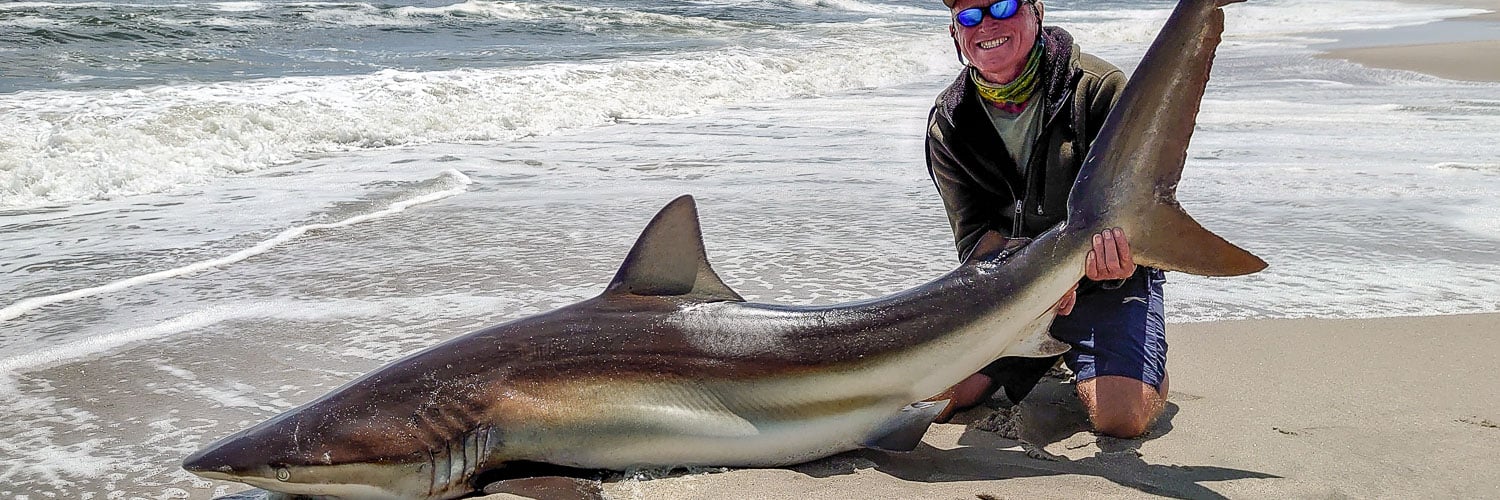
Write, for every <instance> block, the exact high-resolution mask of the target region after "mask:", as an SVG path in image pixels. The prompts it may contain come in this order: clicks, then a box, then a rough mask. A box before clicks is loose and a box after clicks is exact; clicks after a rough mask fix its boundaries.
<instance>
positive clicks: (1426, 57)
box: [1322, 0, 1500, 82]
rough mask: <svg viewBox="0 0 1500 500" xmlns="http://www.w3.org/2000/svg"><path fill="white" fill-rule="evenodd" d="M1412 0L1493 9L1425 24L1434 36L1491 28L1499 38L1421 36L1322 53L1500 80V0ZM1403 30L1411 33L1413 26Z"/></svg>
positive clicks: (1385, 65)
mask: <svg viewBox="0 0 1500 500" xmlns="http://www.w3.org/2000/svg"><path fill="white" fill-rule="evenodd" d="M1408 1H1410V2H1413V3H1422V4H1437V5H1444V6H1455V5H1457V6H1462V7H1468V8H1476V9H1485V10H1489V11H1490V12H1489V13H1485V14H1478V15H1473V16H1468V17H1463V18H1458V19H1450V20H1445V21H1440V22H1437V23H1433V24H1429V25H1426V26H1424V27H1422V28H1423V29H1424V30H1426V32H1427V33H1429V34H1431V35H1432V36H1437V35H1438V34H1440V33H1443V32H1444V31H1462V32H1476V31H1479V32H1484V31H1489V32H1493V33H1495V34H1496V36H1495V39H1490V40H1472V41H1462V42H1440V43H1426V41H1423V40H1417V41H1415V42H1414V43H1408V44H1401V45H1381V46H1372V47H1344V48H1338V49H1333V50H1330V51H1329V52H1327V53H1326V54H1323V56H1322V57H1325V58H1335V59H1344V60H1348V61H1352V62H1355V63H1358V64H1360V65H1363V66H1368V67H1373V68H1385V69H1399V70H1406V71H1415V72H1419V73H1425V74H1428V75H1432V76H1436V77H1439V78H1446V79H1450V80H1466V81H1477V82H1500V0H1408ZM1384 31H1393V30H1384ZM1402 32H1403V33H1409V32H1410V30H1402ZM1403 36H1405V35H1403Z"/></svg>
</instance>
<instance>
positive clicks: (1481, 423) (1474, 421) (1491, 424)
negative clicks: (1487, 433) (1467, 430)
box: [1455, 417, 1500, 429]
mask: <svg viewBox="0 0 1500 500" xmlns="http://www.w3.org/2000/svg"><path fill="white" fill-rule="evenodd" d="M1455 422H1463V423H1465V424H1469V425H1477V426H1480V427H1486V428H1490V429H1500V424H1496V423H1494V422H1491V421H1489V420H1483V419H1480V418H1479V417H1469V418H1460V419H1458V420H1455Z"/></svg>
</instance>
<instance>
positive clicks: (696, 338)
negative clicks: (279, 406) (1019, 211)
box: [182, 0, 1266, 500]
mask: <svg viewBox="0 0 1500 500" xmlns="http://www.w3.org/2000/svg"><path fill="white" fill-rule="evenodd" d="M1235 1H1239V0H1182V1H1181V2H1180V3H1179V4H1178V5H1177V6H1176V8H1175V10H1174V12H1173V13H1172V15H1171V17H1170V18H1169V19H1168V20H1167V21H1166V23H1165V25H1164V26H1163V28H1162V30H1161V32H1160V34H1159V35H1158V37H1157V38H1156V40H1155V42H1153V44H1152V45H1151V47H1150V48H1149V49H1148V51H1147V53H1146V55H1145V57H1144V59H1143V60H1142V62H1141V63H1140V66H1139V67H1138V69H1137V70H1136V72H1135V74H1134V75H1133V77H1132V79H1131V81H1130V82H1129V83H1128V84H1127V86H1126V88H1125V90H1124V91H1123V94H1122V96H1121V97H1120V100H1119V101H1118V103H1117V104H1116V106H1115V108H1114V109H1113V111H1112V112H1111V114H1110V115H1109V117H1108V118H1107V119H1106V121H1105V123H1104V124H1103V126H1102V127H1103V128H1102V131H1101V132H1100V134H1099V136H1098V138H1097V139H1096V141H1095V143H1094V145H1093V147H1092V148H1091V151H1090V153H1089V155H1088V157H1087V158H1086V159H1085V162H1084V165H1083V167H1082V171H1081V172H1080V174H1079V177H1078V179H1077V182H1076V183H1075V186H1074V189H1073V192H1072V194H1071V196H1070V198H1069V202H1068V206H1069V213H1068V216H1067V219H1066V221H1065V222H1063V223H1060V224H1059V225H1057V226H1056V227H1053V228H1051V229H1050V230H1048V231H1046V232H1045V233H1043V234H1041V235H1039V236H1038V237H1036V238H1035V239H1033V240H1031V241H1029V242H1027V243H1025V244H1024V245H1021V246H1019V247H1017V246H1015V245H1008V244H1007V242H1006V241H1005V238H1002V237H1000V236H999V235H998V234H993V233H992V234H990V235H987V236H986V237H985V238H984V239H983V240H982V241H981V242H980V244H979V245H978V248H977V249H976V250H975V251H974V252H972V253H971V255H970V256H969V257H968V259H967V260H966V261H964V262H963V263H962V264H961V265H960V266H959V267H958V268H956V269H954V270H953V271H951V272H949V273H947V274H945V275H943V276H941V277H938V278H936V279H934V280H932V281H930V282H927V283H925V284H922V285H919V286H916V287H913V288H911V289H907V290H904V291H900V292H897V293H894V294H892V295H889V296H885V297H880V298H875V299H871V300H865V301H858V302H852V303H843V304H834V305H816V306H797V305H784V304H770V303H756V302H749V301H746V300H745V299H744V298H742V297H741V296H740V295H739V294H738V293H736V292H735V291H734V290H732V289H731V288H730V287H729V286H727V285H726V284H725V283H724V281H723V280H722V279H721V278H720V277H719V275H718V274H717V273H716V272H715V271H714V270H713V268H712V267H711V266H710V265H709V261H708V258H707V253H706V249H705V247H704V244H703V239H702V231H701V227H700V225H699V224H700V223H699V219H698V210H697V205H696V203H695V201H694V199H693V198H692V197H690V196H683V197H680V198H678V199H676V200H673V201H672V202H671V203H669V204H667V205H666V206H665V207H664V208H663V209H661V211H660V212H659V213H657V214H656V216H655V217H654V218H653V219H652V220H651V222H650V223H649V224H648V225H647V226H646V228H645V230H644V231H643V232H642V234H641V235H640V237H639V238H638V239H637V240H636V242H635V245H634V246H633V247H632V248H631V249H630V251H629V253H628V254H627V255H626V257H625V259H624V262H623V264H622V265H621V267H620V268H619V271H618V272H617V273H616V274H615V276H614V278H613V279H612V280H611V281H610V282H609V284H608V285H607V286H606V287H605V289H604V291H603V293H601V294H600V295H598V296H597V297H593V298H590V299H587V300H584V301H582V302H578V303H575V304H572V305H568V306H564V307H561V308H559V309H556V310H553V311H549V312H546V313H542V314H537V315H534V316H529V317H523V318H519V319H515V320H512V321H508V322H505V323H502V324H499V325H495V326H491V327H487V328H484V329H480V330H478V331H474V332H471V333H468V334H465V335H462V336H459V337H456V338H453V339H450V340H448V341H445V342H442V343H440V344H437V345H434V346H432V347H429V348H426V349H423V350H420V351H418V352H415V353H413V354H410V355H408V356H406V357H404V358H401V359H399V360H396V361H393V362H391V363H389V364H387V365H385V366H383V367H381V368H379V369H376V370H375V371H372V372H370V373H368V374H365V375H363V376H361V377H359V378H357V379H355V380H353V381H351V382H349V383H347V384H345V385H343V386H342V387H339V388H337V389H335V390H333V391H331V392H329V393H328V394H326V395H324V396H321V397H319V398H317V399H315V400H313V401H311V402H308V403H306V404H304V405H302V406H299V407H297V408H294V409H292V410H289V411H286V412H285V413H282V414H279V415H276V416H274V417H272V418H270V419H269V420H266V421H264V422H262V423H260V424H258V425H255V426H252V427H250V428H247V429H244V430H241V431H239V432H237V433H234V434H233V435H230V436H228V437H225V438H223V439H220V440H218V441H217V442H215V443H213V444H210V445H208V446H206V447H204V448H203V449H201V450H199V451H197V452H195V453H193V454H192V455H190V456H188V457H187V458H186V459H185V460H184V461H183V464H182V467H183V468H184V469H186V470H187V471H189V472H192V473H194V474H197V475H199V476H202V477H205V478H211V479H220V480H228V481H238V482H241V483H246V484H249V485H252V486H255V487H259V488H263V489H265V490H268V491H271V492H276V493H277V494H279V495H282V496H287V497H311V498H343V499H355V498H357V499H423V500H441V499H448V498H456V497H460V496H464V495H468V494H470V493H472V492H474V491H476V490H477V489H478V488H480V487H482V486H484V485H483V484H480V482H482V480H483V478H486V477H495V475H496V474H497V473H499V472H503V471H505V470H507V468H511V467H516V466H517V464H538V463H540V464H552V465H556V466H564V467H575V468H581V469H612V470H625V469H630V468H637V467H671V466H730V467H775V466H784V465H789V464H796V463H801V462H806V461H810V460H814V459H818V458H821V457H827V456H830V455H834V454H837V453H841V452H845V451H849V450H854V449H858V448H878V449H886V450H898V451H899V450H911V449H913V448H914V447H915V446H917V443H918V442H919V441H920V439H921V437H922V435H923V433H924V432H925V431H926V429H927V428H928V426H929V425H930V423H931V422H932V419H933V418H934V416H935V415H937V414H938V412H940V411H941V410H942V409H943V408H944V407H945V405H946V402H944V401H935V402H932V401H924V400H925V399H927V398H929V397H931V396H933V395H934V394H939V393H941V392H942V391H943V390H944V389H946V388H948V387H950V386H952V385H954V384H955V383H957V382H959V381H961V380H963V379H964V378H965V377H967V376H968V375H970V374H972V373H974V372H975V371H977V370H978V369H979V368H981V367H983V366H985V365H986V364H988V363H989V362H991V361H993V360H995V359H998V358H1000V357H1004V356H1022V357H1048V356H1054V355H1057V354H1060V353H1061V352H1063V351H1064V350H1066V349H1067V346H1066V345H1065V344H1062V343H1060V342H1058V341H1056V340H1055V339H1052V338H1051V337H1050V336H1049V335H1048V334H1047V330H1048V327H1049V325H1050V323H1051V321H1052V318H1053V315H1054V314H1055V313H1054V306H1055V304H1056V303H1057V301H1058V298H1059V297H1061V296H1063V294H1064V293H1065V292H1067V291H1068V290H1069V289H1070V288H1071V287H1072V286H1074V285H1075V284H1076V283H1077V282H1078V281H1079V280H1080V279H1081V278H1082V277H1083V273H1084V262H1085V256H1086V254H1087V252H1088V250H1089V249H1090V248H1091V243H1090V238H1091V237H1092V235H1093V234H1096V233H1098V232H1100V231H1102V230H1104V229H1106V228H1112V227H1119V228H1122V229H1124V230H1125V232H1126V234H1128V235H1130V238H1131V240H1130V241H1131V247H1132V250H1133V252H1134V253H1135V258H1136V262H1137V263H1139V264H1141V265H1147V266H1153V267H1157V268H1161V269H1164V270H1172V271H1180V272H1187V273H1192V274H1198V275H1205V276H1235V275H1243V274H1249V273H1253V272H1256V271H1259V270H1261V269H1263V268H1265V267H1266V263H1265V262H1264V261H1263V260H1261V259H1260V258H1258V257H1256V256H1255V255H1253V254H1251V253H1250V252H1248V251H1246V250H1244V249H1241V248H1239V247H1237V246H1235V245H1234V244H1232V243H1230V242H1228V241H1226V240H1224V239H1223V238H1221V237H1219V236H1218V235H1215V234H1214V233H1212V232H1210V231H1208V230H1207V229H1204V228H1203V227H1202V226H1201V225H1200V224H1199V223H1198V222H1196V221H1195V220H1194V219H1193V218H1192V217H1191V216H1189V215H1188V214H1187V213H1186V212H1185V211H1184V210H1183V209H1182V207H1181V206H1180V204H1179V203H1178V202H1177V200H1176V187H1177V184H1178V182H1179V180H1180V177H1181V173H1182V168H1183V166H1184V164H1185V161H1186V150H1187V147H1188V143H1189V140H1190V138H1191V135H1192V133H1193V128H1194V124H1195V120H1196V116H1197V112H1198V107H1199V105H1200V102H1201V99H1202V96H1203V93H1204V90H1205V89H1206V86H1207V82H1208V78H1209V73H1210V68H1211V66H1212V61H1213V55H1214V50H1215V48H1216V47H1217V46H1218V44H1219V40H1220V37H1221V34H1222V32H1223V28H1224V15H1223V11H1222V10H1221V7H1223V6H1224V5H1226V4H1229V3H1233V2H1235Z"/></svg>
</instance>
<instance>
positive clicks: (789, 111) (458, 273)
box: [0, 0, 1500, 499]
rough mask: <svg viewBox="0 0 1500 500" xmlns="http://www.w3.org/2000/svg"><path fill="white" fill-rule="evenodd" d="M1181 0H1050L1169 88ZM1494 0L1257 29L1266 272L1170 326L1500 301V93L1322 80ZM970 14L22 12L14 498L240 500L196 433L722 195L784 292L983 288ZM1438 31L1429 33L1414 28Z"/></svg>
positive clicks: (1197, 189) (1255, 205)
mask: <svg viewBox="0 0 1500 500" xmlns="http://www.w3.org/2000/svg"><path fill="white" fill-rule="evenodd" d="M1170 5H1171V3H1170V2H1163V1H1145V2H1138V1H1129V2H1127V1H1082V0H1077V1H1066V0H1055V1H1052V2H1049V3H1048V14H1049V22H1050V23H1053V24H1057V25H1061V26H1063V27H1065V28H1067V29H1069V30H1070V31H1072V32H1073V33H1074V35H1075V37H1076V38H1078V40H1079V43H1081V44H1082V45H1083V47H1085V49H1087V50H1089V51H1091V52H1094V53H1096V54H1099V55H1101V56H1103V57H1105V58H1106V59H1109V60H1111V61H1113V62H1115V63H1116V64H1118V65H1120V66H1121V67H1122V68H1125V69H1127V71H1128V70H1130V69H1131V68H1133V67H1134V66H1135V65H1136V64H1137V62H1138V60H1139V58H1140V55H1141V53H1142V52H1143V51H1144V50H1145V46H1146V44H1147V43H1149V41H1150V40H1151V38H1152V37H1153V36H1154V34H1155V30H1156V29H1157V28H1158V27H1159V26H1160V24H1161V22H1162V21H1163V20H1165V18H1166V15H1167V12H1168V9H1169V8H1170ZM1473 12H1476V11H1472V10H1464V9H1459V8H1443V7H1433V6H1413V5H1407V4H1401V3H1394V2H1382V1H1373V0H1372V1H1357V0H1300V1H1295V2H1294V1H1290V0H1258V1H1254V2H1250V3H1245V4H1237V5H1234V6H1232V7H1230V8H1228V9H1227V14H1228V19H1229V21H1228V24H1229V28H1228V32H1227V33H1226V39H1225V42H1224V44H1223V46H1221V48H1220V50H1219V56H1218V59H1217V62H1216V66H1215V71H1214V76H1213V80H1212V81H1211V82H1210V85H1209V89H1208V92H1207V95H1206V97H1205V99H1204V104H1203V109H1202V114H1201V115H1200V117H1199V122H1198V125H1199V127H1198V131H1197V133H1196V134H1195V136H1194V140H1193V146H1192V148H1191V149H1190V159H1189V162H1188V168H1187V171H1186V172H1185V174H1184V178H1183V182H1182V184H1181V186H1180V188H1179V198H1180V199H1181V200H1182V203H1183V204H1184V206H1185V207H1187V209H1188V210H1189V211H1190V212H1191V213H1193V214H1194V215H1195V216H1196V217H1198V219H1199V220H1201V221H1202V222H1203V223H1204V225H1205V226H1207V227H1209V228H1211V229H1213V230H1215V231H1217V232H1219V233H1220V234H1222V235H1224V236H1226V237H1227V238H1228V239H1229V240H1231V241H1234V242H1237V243H1239V244H1241V245H1242V246H1244V247H1246V248H1248V249H1250V250H1252V251H1254V252H1256V253H1257V254H1259V255H1261V256H1263V257H1264V258H1265V259H1266V260H1267V261H1269V262H1270V264H1271V268H1270V269H1268V270H1267V271H1265V272H1263V273H1261V274H1257V275H1254V276H1250V277H1242V278H1233V279H1207V278H1197V277H1190V276H1183V275H1177V274H1174V275H1171V276H1170V280H1171V283H1170V284H1169V285H1168V297H1169V299H1168V315H1169V319H1170V320H1172V321H1206V320H1222V319H1241V318H1284V317H1334V318H1337V317H1378V316H1398V315H1422V314H1457V313H1469V312H1494V311H1500V299H1496V297H1500V251H1497V250H1496V248H1497V246H1500V197H1497V196H1496V193H1500V141H1497V140H1496V136H1495V135H1494V132H1493V131H1494V130H1500V85H1496V84H1489V83H1468V82H1455V81H1448V80H1442V79H1438V78H1433V77H1429V76H1424V75H1420V74H1415V73H1409V72H1401V71H1387V70H1373V69H1365V68H1361V67H1358V66H1356V65H1353V64H1350V63H1347V62H1343V61H1337V60H1327V59H1319V58H1316V57H1314V56H1315V55H1316V51H1315V50H1314V49H1313V48H1312V47H1314V46H1317V45H1319V44H1325V43H1328V42H1330V41H1333V40H1337V39H1340V38H1341V37H1351V38H1357V37H1358V36H1368V35H1364V34H1362V33H1367V32H1359V31H1351V30H1371V29H1380V28H1391V27H1401V30H1400V32H1401V33H1407V34H1408V35H1410V34H1414V33H1415V34H1419V33H1421V29H1422V28H1421V26H1422V25H1424V24H1425V23H1430V22H1432V21H1435V20H1438V19H1441V18H1444V17H1451V16H1457V15H1464V14H1468V13H1473ZM946 22H947V20H946V14H945V12H944V11H943V10H942V8H941V4H940V3H937V2H925V1H923V2H919V1H914V0H909V1H882V0H770V1H764V0H755V1H749V0H743V1H741V0H697V1H689V0H677V1H665V2H663V1H656V2H643V1H628V0H612V1H603V2H586V3H568V2H565V1H564V2H561V3H554V2H503V1H482V0H469V1H465V2H457V3H455V2H453V1H452V0H424V1H405V2H402V1H393V2H386V3H363V2H307V1H297V2H290V1H270V0H268V1H258V2H257V1H247V2H198V1H189V0H176V1H172V0H160V1H158V0H137V1H133V2H112V1H99V2H61V1H59V2H11V3H4V4H0V42H3V43H0V60H3V61H4V62H5V64H4V65H3V67H0V409H3V410H4V411H0V422H3V425H0V496H3V497H7V498H10V497H15V498H28V499H36V498H98V499H103V498H209V497H211V496H213V495H215V494H217V493H223V492H226V491H233V490H234V489H237V488H235V487H234V486H233V485H230V484H228V483H214V482H209V481H203V480H199V479H196V478H195V477H192V476H191V475H189V474H186V473H184V472H182V471H180V470H179V469H178V468H177V463H178V461H179V460H180V459H181V458H182V457H183V456H185V455H186V454H188V453H190V452H191V451H193V450H195V449H197V448H198V447H199V446H201V445H203V444H206V443H208V442H209V441H212V440H213V439H216V438H218V437H220V436H223V435H226V434H229V433H231V432H233V431H235V430H238V429H240V428H243V427H244V426H247V425H250V424H253V423H255V422H258V421H260V420H263V419H265V418H267V417H269V416H271V415H274V414H275V413H278V412H280V411H283V410H286V409H289V408H291V407H293V406H295V405H296V404H299V403H301V402H304V401H307V400H309V399H312V398H314V397H316V396H318V395H320V394H322V393H323V392H325V391H327V390H329V389H331V388H332V387H336V386H338V385H340V384H342V383H343V382H344V381H347V380H349V379H351V378H353V377H355V376H357V375H359V374H361V373H364V372H366V371H368V370H370V369H372V368H374V367H377V366H379V365H380V364H381V363H384V362H387V361H390V360H392V359H395V358H396V357H399V356H400V355H402V354H404V353H407V352H411V351H413V350H415V349H418V348H421V347H425V346H428V345H431V344H433V343H435V342H438V341H441V340H443V339H447V338H451V337H454V336H457V335H460V334H462V333H464V332H467V331H469V330H472V329H475V328H478V327H481V326H485V325H489V324H493V323H497V322H500V321H504V320H506V319H510V318H515V317H519V316H523V315H527V314H532V313H537V312H542V311H546V310H549V309H552V308H555V307H557V306H560V305H564V304H567V303H571V302H574V301H577V300H579V299H583V298H586V297H590V296H592V295H594V294H596V293H598V292H599V291H600V290H601V289H602V287H603V285H604V284H605V283H606V282H607V281H608V279H609V278H610V277H611V276H612V275H613V273H614V270H615V268H616V266H618V265H619V262H620V260H621V259H622V258H623V256H624V253H625V252H626V251H627V250H628V249H629V245H630V244H631V242H633V241H634V238H635V237H636V236H637V233H638V231H639V230H640V229H641V228H642V227H643V226H644V224H645V223H646V221H648V220H649V219H650V217H651V215H652V214H653V213H654V212H655V210H657V209H658V208H660V206H661V205H663V204H665V203H666V202H667V201H669V200H671V199H672V198H674V197H676V196H678V195H681V194H693V195H694V196H696V197H697V199H698V203H699V209H700V212H701V215H702V219H703V221H702V222H703V226H704V232H705V240H706V243H707V246H708V251H709V255H710V259H711V261H712V262H713V263H714V266H715V269H717V270H718V271H719V272H720V274H721V275H722V276H723V277H724V279H725V281H726V282H727V283H729V284H730V285H731V286H733V287H734V288H735V289H737V290H738V291H740V292H741V293H742V294H743V295H745V296H746V297H747V298H751V299H752V300H760V301H774V302H784V303H798V304H807V303H831V302H839V301H845V300H854V299H863V298H869V297H875V296H880V295H885V294H889V293H892V292H895V291H897V290H901V289H903V288H906V287H910V286H913V285H916V284H920V283H922V282H925V281H927V280H929V279H931V278H933V277H936V276H938V275H940V274H942V273H944V272H946V271H948V270H949V269H951V268H952V267H953V266H954V265H955V264H956V260H955V257H954V255H953V254H954V252H953V250H952V246H951V243H950V242H951V239H950V235H949V231H948V228H947V223H946V219H945V217H944V214H943V211H942V206H941V203H940V201H939V200H938V198H937V195H936V193H935V191H934V190H933V188H932V185H931V183H930V181H929V180H928V179H927V174H926V170H925V166H924V163H923V153H922V133H923V129H924V124H925V119H926V115H927V110H928V107H929V106H930V105H931V102H932V99H933V97H934V96H935V95H936V94H937V93H938V92H939V91H940V90H941V89H942V88H943V87H944V86H945V85H946V84H947V83H948V82H950V81H951V80H952V77H953V75H954V74H956V73H957V71H958V64H957V62H956V61H955V60H954V57H953V55H952V46H951V43H950V41H949V40H948V38H947V36H946V30H945V23H946ZM1411 36H1415V35H1411Z"/></svg>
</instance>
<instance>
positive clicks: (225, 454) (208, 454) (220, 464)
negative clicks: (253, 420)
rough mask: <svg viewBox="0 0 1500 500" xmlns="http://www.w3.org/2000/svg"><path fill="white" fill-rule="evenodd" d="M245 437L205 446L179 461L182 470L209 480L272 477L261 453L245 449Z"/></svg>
mask: <svg viewBox="0 0 1500 500" xmlns="http://www.w3.org/2000/svg"><path fill="white" fill-rule="evenodd" d="M244 438H245V436H241V435H235V436H230V437H228V438H225V439H223V440H221V441H219V442H217V443H214V444H212V445H209V446H206V447H204V448H203V449H201V450H198V451H197V452H195V453H193V454H192V455H188V457H187V458H185V459H183V460H182V469H183V470H186V471H188V472H191V473H193V474H197V475H199V476H203V477H207V478H211V479H228V480H238V479H239V478H244V477H265V478H270V477H276V471H275V467H273V466H272V465H271V464H270V463H269V459H268V458H267V457H266V455H264V451H261V452H259V453H257V452H256V450H254V449H253V447H248V446H246V444H247V443H246V441H247V440H246V439H244Z"/></svg>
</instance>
